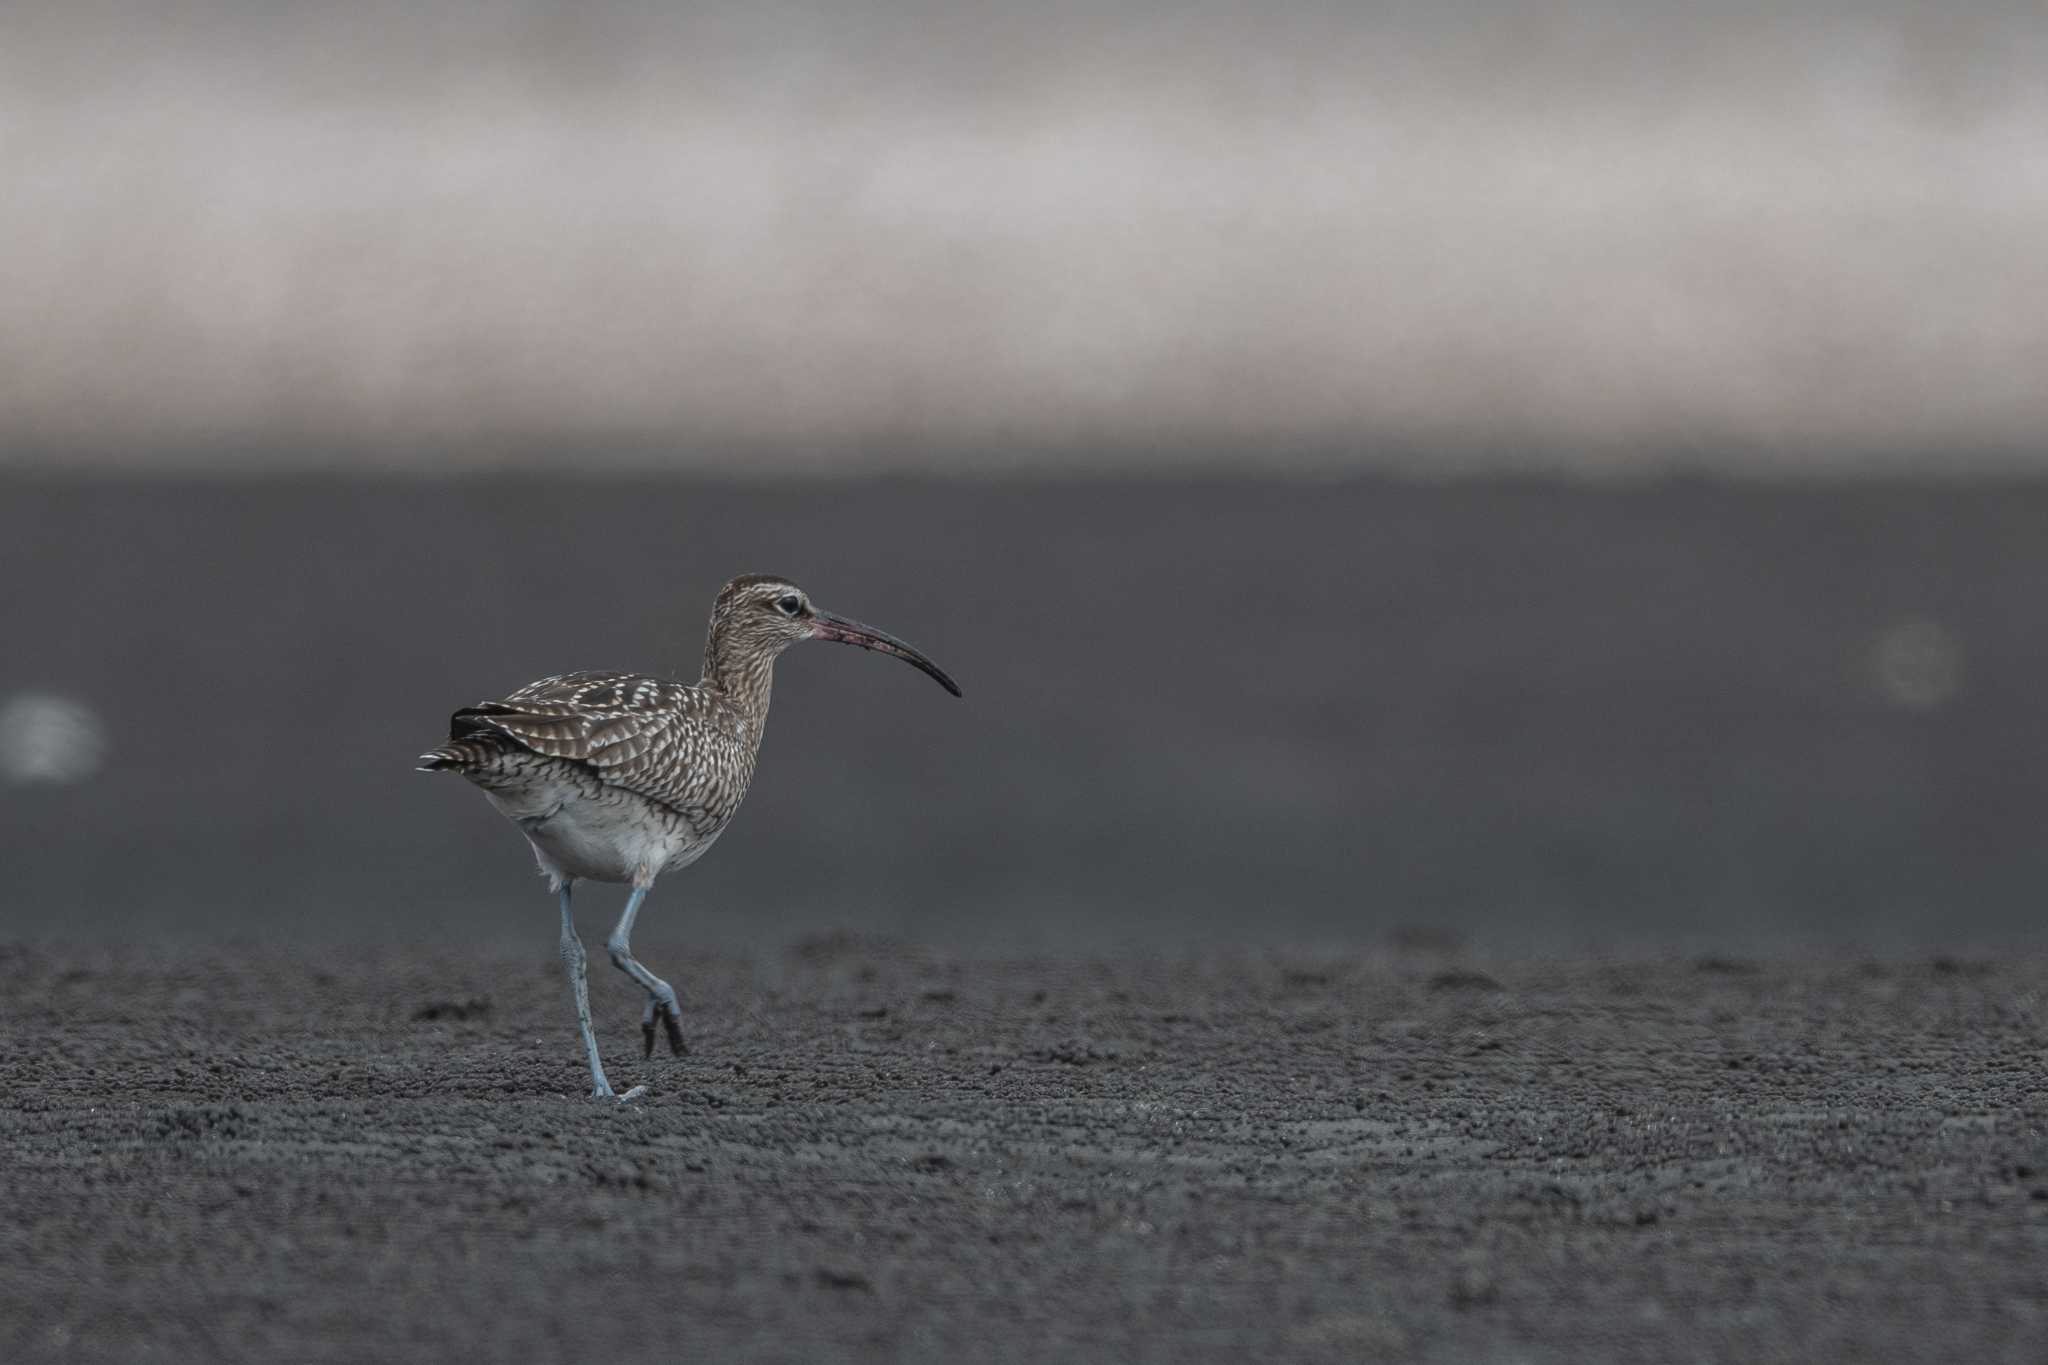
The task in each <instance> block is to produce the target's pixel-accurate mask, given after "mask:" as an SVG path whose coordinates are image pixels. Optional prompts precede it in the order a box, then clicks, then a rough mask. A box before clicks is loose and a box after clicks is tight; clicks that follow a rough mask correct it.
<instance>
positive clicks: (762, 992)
mask: <svg viewBox="0 0 2048 1365" xmlns="http://www.w3.org/2000/svg"><path fill="white" fill-rule="evenodd" d="M550 947H551V945H549V944H547V943H545V942H542V943H538V944H536V945H535V947H534V949H533V950H532V951H530V952H528V951H517V952H515V951H511V950H509V949H502V948H496V947H486V948H483V949H479V950H474V951H467V952H464V951H457V950H455V949H453V948H447V949H436V950H434V951H431V952H425V953H421V954H415V955H410V956H408V955H402V954H398V953H396V952H392V953H389V954H387V955H382V956H375V957H365V956H362V955H361V954H352V953H343V952H326V953H317V952H313V951H311V950H308V949H303V948H301V949H286V948H280V947H270V948H264V947H257V946H247V947H242V948H238V949H236V950H234V951H232V952H230V951H228V950H226V949H224V948H223V947H221V946H219V945H210V946H199V945H196V944H195V943H193V942H190V941H187V942H185V943H182V944H180V943H175V942H166V943H164V944H161V945H156V946H148V947H145V946H135V945H131V946H128V947H126V948H122V949H118V950H108V951H102V952H92V951H88V950H83V949H71V948H58V947H54V946H42V945H40V944H37V943H27V942H16V943H14V944H13V945H12V946H0V1021H4V1037H5V1042H6V1047H5V1050H4V1055H0V1077H4V1084H0V1149H4V1157H0V1169H4V1171H5V1173H6V1176H5V1185H6V1199H5V1212H4V1214H0V1267H4V1269H0V1356H4V1357H5V1358H6V1359H9V1360H16V1361H20V1360H36V1359H65V1360H102V1359H105V1360H130V1359H192V1360H197V1359H207V1360H235V1359H246V1360H351V1361H360V1360H381V1359H400V1358H407V1359H420V1360H449V1359H457V1358H462V1359H484V1360H513V1359H518V1360H545V1359H572V1358H573V1359H585V1360H607V1361H623V1360H639V1359H648V1360H654V1359H665V1360H693V1359H749V1360H788V1361H830V1360H852V1359H909V1360H931V1361H960V1360H977V1359H1047V1360H1055V1359H1056V1360H1089V1359H1100V1360H1161V1361H1166V1360H1176V1361H1177V1360H1233V1361H1236V1360H1245V1359H1283V1358H1285V1359H1304V1360H1310V1359H1328V1360H1361V1359H1376V1358H1401V1359H1423V1360H1440V1361H1551V1360H1555V1361H1582V1360H1602V1359H1608V1360H1622V1359H1633V1360H1646V1359H1658V1360H1745V1359H1746V1360H1763V1359H1810V1360H1811V1359H1830V1360H1832V1359H1885V1360H1948V1361H1954V1360H1997V1359H2003V1360H2034V1361H2038V1360H2039V1359H2041V1356H2042V1349H2043V1348H2042V1343H2043V1341H2044V1340H2048V1273H2044V1272H2048V1087H2044V1084H2043V1075H2044V1067H2043V1059H2044V1051H2048V1018H2044V1001H2048V995H2044V992H2048V960H2044V959H2041V958H2025V959H2013V960H2002V961H1989V960H1980V959H1963V960H1957V959H1950V958H1933V959H1926V958H1922V959H1917V960H1911V961H1905V960H1894V961H1889V962H1886V961H1877V960H1865V961H1858V960H1847V959H1844V960H1832V961H1810V962H1804V963H1784V962H1778V963H1770V962H1750V961H1744V960H1739V959H1726V958H1704V959H1687V960H1670V961H1662V962H1630V961H1610V962H1562V961H1554V962H1533V961H1531V962H1519V963H1518V962H1513V961H1486V962H1481V963H1477V964H1475V963H1471V962H1454V961H1452V960H1450V959H1448V958H1445V957H1442V956H1440V955H1435V954H1431V953H1427V952H1421V951H1395V950H1389V951H1387V952H1384V953H1364V954H1357V955H1351V956H1329V955H1317V954H1312V953H1303V954H1296V955H1289V954H1287V953H1284V952H1262V953H1247V954H1241V955H1234V956H1233V955H1206V956H1204V955H1191V956H1186V957H1179V958H1176V957H1173V956H1172V955H1161V954H1150V955H1139V954H1130V955H1125V956H1117V955H1116V954H1107V955H1097V956H1084V957H1076V958H1069V959H1064V960H1062V959H1052V958H1035V959H1019V958H1000V957H994V956H987V955H983V956H975V955H972V954H968V955H948V954H942V953H937V952H934V951H932V950H929V949H920V948H917V947H913V946H909V945H905V944H901V943H894V942H890V941H888V940H883V939H874V938H862V937H857V936H845V935H837V936H835V935H822V936H813V937H810V938H804V939H797V940H793V941H791V942H789V943H788V944H787V945H786V946H783V947H780V948H763V949H761V950H759V951H757V952H754V953H753V954H751V955H725V956H712V957H709V958H706V957H703V956H702V955H701V954H697V955H695V956H696V960H695V961H694V962H693V961H691V958H692V957H693V953H692V948H691V945H690V944H689V943H688V942H687V941H683V940H676V939H662V938H658V937H653V936H649V937H648V938H647V939H646V941H645V942H643V943H642V944H641V945H640V947H641V948H642V950H643V956H644V957H645V958H646V959H647V960H648V961H649V962H651V963H653V964H654V965H655V966H656V967H657V968H658V969H665V970H667V971H669V972H670V973H671V974H672V975H673V976H674V978H675V979H676V980H677V981H678V982H679V983H681V984H682V986H683V988H684V998H685V1003H686V1010H687V1020H688V1026H689V1033H690V1038H691V1042H692V1051H691V1053H690V1055H689V1056H687V1057H685V1058H682V1059H678V1060H672V1059H669V1058H666V1057H657V1058H656V1059H655V1060H654V1061H653V1062H651V1063H643V1062H641V1060H640V1059H639V1058H638V1056H637V1055H636V1054H637V1050H638V1028H637V1004H636V1002H635V1001H634V999H633V997H632V996H631V995H630V994H629V992H628V988H627V987H626V986H625V984H624V983H623V982H621V981H620V980H619V979H618V978H617V977H616V976H615V975H614V974H613V973H612V972H611V971H610V969H609V968H608V967H606V968H603V969H601V970H600V971H599V973H598V976H597V979H596V980H595V982H594V989H595V993H596V999H597V1007H598V1013H599V1020H600V1028H601V1031H602V1033H603V1036H604V1038H605V1040H606V1045H607V1053H608V1060H609V1065H610V1066H611V1067H612V1069H613V1072H614V1077H615V1079H617V1080H620V1081H638V1080H645V1081H647V1082H648V1083H650V1084H651V1085H652V1087H653V1093H652V1094H651V1095H650V1096H649V1098H647V1099H646V1100H645V1101H644V1102H642V1103H638V1104H635V1105H632V1106H630V1107H625V1108H620V1107H616V1106H612V1105H607V1104H601V1103H597V1102H593V1101H590V1100H588V1099H586V1098H584V1095H583V1091H584V1079H583V1072H582V1067H581V1064H580V1061H579V1060H578V1057H577V1053H576V1049H575V1045H574V1037H573V1031H572V1027H571V1025H570V1020H569V1014H568V1008H567V1002H566V998H565V992H564V990H563V988H562V986H561V984H560V980H559V977H558V974H557V972H558V969H557V967H556V964H555V962H554V961H553V958H552V953H551V951H550Z"/></svg>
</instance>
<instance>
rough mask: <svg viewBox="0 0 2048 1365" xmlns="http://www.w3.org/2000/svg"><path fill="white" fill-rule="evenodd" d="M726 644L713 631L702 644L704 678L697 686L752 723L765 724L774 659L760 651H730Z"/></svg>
mask: <svg viewBox="0 0 2048 1365" xmlns="http://www.w3.org/2000/svg"><path fill="white" fill-rule="evenodd" d="M725 644H726V642H725V641H724V640H722V639H720V638H719V634H718V632H716V631H714V632H712V634H711V638H710V639H708V640H706V641H705V642H704V678H703V681H702V682H701V683H700V684H699V686H702V687H707V688H712V689H714V690H716V691H718V692H721V693H723V694H724V695H725V699H726V700H727V701H728V702H729V703H731V704H732V706H733V707H734V708H735V709H737V710H738V711H740V712H742V713H743V714H745V715H747V716H750V717H752V718H753V719H754V720H756V721H761V720H766V719H767V718H768V693H769V690H770V689H771V688H772V687H773V686H774V684H775V656H774V655H773V654H769V653H765V652H763V651H760V650H739V649H729V648H726V647H725ZM755 733H756V734H759V733H760V731H759V730H756V731H755Z"/></svg>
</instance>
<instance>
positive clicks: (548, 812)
mask: <svg viewBox="0 0 2048 1365" xmlns="http://www.w3.org/2000/svg"><path fill="white" fill-rule="evenodd" d="M485 795H486V796H489V797H490V799H491V803H492V804H493V805H495V806H496V807H497V808H498V809H499V810H500V811H502V812H503V813H504V814H505V815H506V816H507V817H508V818H509V819H511V820H512V821H513V823H515V824H517V825H518V826H519V828H520V830H521V831H522V832H523V833H524V834H525V835H526V838H527V841H528V842H529V843H531V844H532V845H533V852H534V857H535V858H536V859H538V860H539V862H540V868H541V871H542V872H544V873H546V874H547V876H548V879H549V880H550V881H552V882H554V883H556V884H557V885H559V884H561V883H562V882H565V881H569V880H572V879H573V880H578V881H594V882H627V883H630V882H634V881H636V880H639V879H642V878H646V879H649V880H651V879H653V878H654V877H655V876H657V875H659V874H660V873H662V872H664V871H667V870H669V869H671V868H678V867H687V866H689V865H690V864H691V863H693V862H695V861H696V860H697V859H698V858H701V857H702V856H703V855H704V851H705V850H706V849H708V848H710V847H711V845H712V843H713V842H714V841H715V840H716V839H717V838H718V834H719V831H716V830H714V831H713V832H712V833H710V834H709V835H699V834H697V833H696V832H695V831H694V830H692V829H691V828H690V825H689V823H688V822H687V821H685V820H684V819H683V818H682V817H681V816H679V815H677V814H676V813H675V812H673V811H670V810H667V809H666V808H664V807H661V806H657V805H655V804H653V803H652V802H648V801H645V800H642V799H641V798H639V797H637V796H634V795H633V794H631V793H630V792H624V791H620V790H618V789H617V788H607V789H605V790H604V791H603V792H602V793H600V794H598V795H596V796H595V797H593V796H592V795H590V794H588V793H586V792H583V791H577V790H573V789H570V790H564V791H559V792H556V793H550V794H549V795H551V796H559V797H560V798H561V799H560V800H559V801H552V800H551V801H545V802H536V801H535V800H534V799H533V798H534V796H535V795H538V793H533V792H525V793H521V794H520V795H519V796H518V797H517V798H514V799H506V798H501V797H500V796H499V795H498V794H497V793H495V792H489V791H486V792H485Z"/></svg>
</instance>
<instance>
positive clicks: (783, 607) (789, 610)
mask: <svg viewBox="0 0 2048 1365" xmlns="http://www.w3.org/2000/svg"><path fill="white" fill-rule="evenodd" d="M775 609H776V610H777V611H779V612H781V613H782V614H783V615H784V616H794V615H796V614H797V613H798V612H800V611H802V610H803V609H804V599H803V598H801V597H798V596H797V595H796V594H795V593H793V592H792V593H784V594H783V595H782V596H781V597H778V598H776V599H775Z"/></svg>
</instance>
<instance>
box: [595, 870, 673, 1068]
mask: <svg viewBox="0 0 2048 1365" xmlns="http://www.w3.org/2000/svg"><path fill="white" fill-rule="evenodd" d="M645 899H647V887H646V886H641V885H636V886H634V888H633V894H632V895H630V896H628V897H626V910H625V913H624V914H622V915H620V916H619V927H618V928H616V929H614V930H612V936H611V940H610V942H608V943H607V944H606V945H605V946H606V947H608V948H610V949H611V952H612V965H613V966H614V967H617V968H618V969H619V970H620V971H622V972H624V973H625V974H626V975H627V976H630V977H632V978H633V979H634V980H635V981H637V982H639V983H640V989H642V990H644V991H646V992H647V1009H646V1010H645V1012H643V1013H642V1014H641V1016H640V1039H641V1043H642V1050H641V1054H640V1055H641V1056H643V1057H652V1056H653V1055H654V1020H655V1016H656V1015H657V1014H658V1015H660V1017H661V1022H662V1026H663V1027H664V1028H666V1029H667V1030H668V1050H669V1051H670V1052H673V1053H675V1054H676V1055H677V1056H678V1057H680V1056H682V1055H683V1054H684V1053H685V1052H688V1051H689V1049H688V1048H686V1047H684V1046H683V1023H682V1019H683V1012H682V1009H681V1008H680V1007H679V1006H678V1005H677V1004H676V993H675V988H674V987H672V986H670V985H669V984H668V982H666V981H663V980H662V979H661V978H660V977H658V976H656V975H655V974H654V973H653V972H650V971H648V970H647V969H646V968H645V967H643V966H641V965H640V962H639V960H638V959H637V958H635V957H634V956H633V920H634V918H635V917H636V916H638V915H639V913H640V902H641V901H643V900H645Z"/></svg>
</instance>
